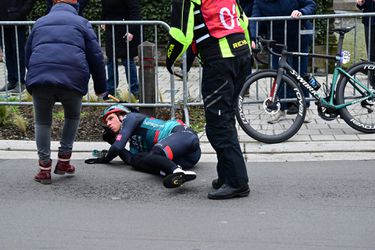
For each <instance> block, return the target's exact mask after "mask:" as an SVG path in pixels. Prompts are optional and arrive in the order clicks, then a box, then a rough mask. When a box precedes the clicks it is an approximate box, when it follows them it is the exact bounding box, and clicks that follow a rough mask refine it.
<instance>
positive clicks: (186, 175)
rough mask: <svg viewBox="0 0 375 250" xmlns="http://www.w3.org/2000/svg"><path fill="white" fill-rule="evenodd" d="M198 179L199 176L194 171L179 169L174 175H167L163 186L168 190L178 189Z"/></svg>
mask: <svg viewBox="0 0 375 250" xmlns="http://www.w3.org/2000/svg"><path fill="white" fill-rule="evenodd" d="M195 178H197V174H196V173H195V172H193V171H185V170H182V169H181V168H177V169H176V170H175V171H173V173H172V174H170V175H167V176H166V177H164V179H163V185H164V187H166V188H177V187H180V186H181V185H182V184H184V183H185V182H187V181H192V180H194V179H195Z"/></svg>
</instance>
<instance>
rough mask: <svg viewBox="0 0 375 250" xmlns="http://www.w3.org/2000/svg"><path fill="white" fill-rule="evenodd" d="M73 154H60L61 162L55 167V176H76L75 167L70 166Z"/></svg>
mask: <svg viewBox="0 0 375 250" xmlns="http://www.w3.org/2000/svg"><path fill="white" fill-rule="evenodd" d="M71 155H72V152H67V153H60V152H59V154H58V157H59V160H58V161H57V164H56V167H55V171H54V173H55V174H59V175H64V174H65V173H66V174H74V172H75V167H74V166H73V165H71V164H70V157H71Z"/></svg>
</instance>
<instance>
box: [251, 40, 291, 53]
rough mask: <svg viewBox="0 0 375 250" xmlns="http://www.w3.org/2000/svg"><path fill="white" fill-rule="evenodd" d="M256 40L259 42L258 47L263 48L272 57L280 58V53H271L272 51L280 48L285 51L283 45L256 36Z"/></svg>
mask: <svg viewBox="0 0 375 250" xmlns="http://www.w3.org/2000/svg"><path fill="white" fill-rule="evenodd" d="M257 40H258V41H259V43H260V45H261V46H262V47H265V49H266V50H267V51H268V52H269V53H271V54H272V55H275V56H281V53H276V52H275V51H273V49H275V48H281V50H286V45H285V44H280V43H277V42H276V41H275V40H269V39H264V38H263V37H261V36H258V37H257Z"/></svg>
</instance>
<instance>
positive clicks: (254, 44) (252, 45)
mask: <svg viewBox="0 0 375 250" xmlns="http://www.w3.org/2000/svg"><path fill="white" fill-rule="evenodd" d="M256 47H257V45H256V43H255V42H254V41H251V48H252V49H255V48H256Z"/></svg>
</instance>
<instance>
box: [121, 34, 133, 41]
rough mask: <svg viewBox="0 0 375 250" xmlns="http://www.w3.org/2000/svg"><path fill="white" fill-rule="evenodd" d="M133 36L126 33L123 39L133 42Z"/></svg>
mask: <svg viewBox="0 0 375 250" xmlns="http://www.w3.org/2000/svg"><path fill="white" fill-rule="evenodd" d="M133 37H134V35H133V34H132V33H126V34H125V35H124V36H123V38H126V40H128V41H129V42H131V41H132V40H133Z"/></svg>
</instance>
